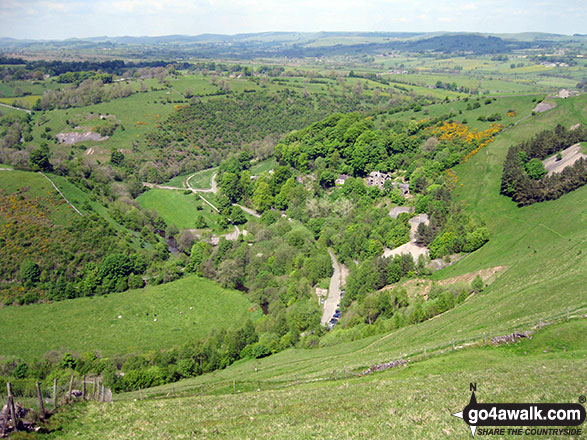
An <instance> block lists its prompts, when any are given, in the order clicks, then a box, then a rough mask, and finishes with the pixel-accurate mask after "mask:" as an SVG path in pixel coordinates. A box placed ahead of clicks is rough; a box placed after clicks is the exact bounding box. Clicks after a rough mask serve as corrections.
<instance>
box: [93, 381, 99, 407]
mask: <svg viewBox="0 0 587 440" xmlns="http://www.w3.org/2000/svg"><path fill="white" fill-rule="evenodd" d="M94 388H95V392H94V400H95V401H98V399H99V398H100V381H99V380H98V378H97V377H96V378H95V379H94Z"/></svg>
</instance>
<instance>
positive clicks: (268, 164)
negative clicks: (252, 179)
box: [251, 157, 277, 176]
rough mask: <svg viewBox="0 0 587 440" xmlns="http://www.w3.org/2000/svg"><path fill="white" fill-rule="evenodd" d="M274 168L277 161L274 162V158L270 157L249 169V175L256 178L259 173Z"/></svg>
mask: <svg viewBox="0 0 587 440" xmlns="http://www.w3.org/2000/svg"><path fill="white" fill-rule="evenodd" d="M275 167H277V160H275V158H274V157H270V158H269V159H265V160H263V161H261V162H258V163H256V164H254V165H253V166H252V167H251V175H253V176H258V175H259V174H261V173H264V172H267V171H269V170H272V169H275Z"/></svg>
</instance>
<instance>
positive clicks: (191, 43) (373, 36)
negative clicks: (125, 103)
mask: <svg viewBox="0 0 587 440" xmlns="http://www.w3.org/2000/svg"><path fill="white" fill-rule="evenodd" d="M577 39H579V40H581V41H582V37H580V36H574V37H571V36H565V35H557V34H545V33H521V34H503V35H487V34H474V33H438V32H435V33H425V32H261V33H247V34H235V35H222V34H200V35H193V36H191V35H162V36H117V37H108V36H100V37H89V38H71V39H67V40H63V41H40V40H36V41H35V40H17V39H13V38H0V50H18V49H27V48H34V49H35V50H43V49H46V50H50V49H52V48H53V49H54V48H63V47H69V48H72V49H75V48H78V49H86V50H87V49H90V50H91V49H93V48H95V49H100V48H105V47H112V45H114V46H117V47H121V48H124V47H125V46H128V47H129V49H131V48H132V49H133V50H136V46H148V47H149V48H151V49H153V51H154V52H155V53H157V52H158V49H159V50H164V51H165V53H166V54H167V56H168V57H175V56H181V55H194V56H195V55H197V56H238V55H240V56H245V57H255V56H272V55H273V56H274V55H278V56H294V57H295V56H302V57H306V56H314V57H316V56H325V55H337V54H353V53H359V52H360V53H362V54H365V53H376V52H378V51H385V50H405V51H410V52H424V51H431V52H445V53H460V52H467V53H476V54H487V53H497V52H509V51H511V50H514V49H523V48H527V47H530V45H533V46H534V47H535V46H536V45H541V46H548V45H550V44H551V43H553V42H561V41H576V40H577ZM171 46H173V47H171ZM160 53H161V52H159V54H160ZM159 56H160V55H159Z"/></svg>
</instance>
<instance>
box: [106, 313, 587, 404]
mask: <svg viewBox="0 0 587 440" xmlns="http://www.w3.org/2000/svg"><path fill="white" fill-rule="evenodd" d="M586 318H587V305H583V306H580V307H578V308H576V309H574V310H571V309H570V308H569V309H567V310H566V312H562V313H557V314H554V315H550V316H547V317H543V318H540V319H539V320H537V321H536V320H535V319H534V320H528V321H526V322H525V323H521V324H520V325H519V327H516V328H514V329H513V331H512V332H511V333H507V334H504V332H503V331H502V332H499V333H495V334H493V333H488V332H483V333H482V334H478V335H475V336H472V337H468V338H462V339H457V338H454V337H453V338H451V339H450V340H449V341H447V342H444V343H441V344H437V345H434V346H431V347H428V346H426V345H424V346H422V347H421V348H417V349H415V350H414V351H413V352H412V353H409V354H405V355H403V356H400V357H399V358H397V359H391V360H388V361H385V362H380V363H375V362H374V361H371V362H370V363H368V364H363V365H360V366H353V367H348V366H344V367H343V368H342V369H340V368H339V369H334V370H332V372H331V373H329V374H327V375H321V376H317V377H311V378H307V379H300V378H298V377H297V375H296V376H295V378H294V379H284V380H274V381H272V380H240V381H239V380H236V379H233V380H223V381H219V382H214V383H209V384H200V385H199V390H198V385H195V386H194V387H193V388H190V389H188V390H185V391H179V392H177V391H176V386H175V384H177V382H176V383H175V384H173V383H172V384H169V385H168V388H169V389H170V390H169V391H158V390H155V391H154V392H150V391H149V389H145V390H139V391H131V392H128V393H123V394H119V395H115V396H113V401H114V402H116V401H128V400H135V401H136V400H145V399H169V398H176V397H191V396H195V395H200V396H204V395H208V396H210V395H224V394H237V393H243V392H260V391H269V390H280V389H285V388H289V387H292V386H295V385H301V384H310V383H316V382H326V381H339V380H343V379H349V378H353V377H362V376H366V375H371V374H375V373H378V372H380V371H384V370H386V369H389V368H399V367H403V368H407V367H409V366H410V365H411V364H414V363H417V362H422V361H425V360H428V359H430V358H432V357H437V356H442V355H446V354H448V353H452V352H455V351H457V350H464V349H468V348H475V347H483V346H487V345H501V344H503V343H510V342H513V343H516V342H518V341H519V340H520V339H522V338H527V337H531V335H532V334H534V333H535V332H536V331H539V330H541V329H542V328H544V327H547V326H550V325H554V324H559V323H562V322H566V321H570V320H577V319H586ZM378 341H379V340H378ZM375 342H377V341H375ZM386 364H389V365H391V367H388V368H384V367H383V366H385V365H386Z"/></svg>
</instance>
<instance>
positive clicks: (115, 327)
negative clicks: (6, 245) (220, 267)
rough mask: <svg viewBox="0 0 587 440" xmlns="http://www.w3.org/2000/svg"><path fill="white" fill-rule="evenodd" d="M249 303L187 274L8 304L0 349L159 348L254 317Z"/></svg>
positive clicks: (34, 353) (108, 351) (38, 352)
mask: <svg viewBox="0 0 587 440" xmlns="http://www.w3.org/2000/svg"><path fill="white" fill-rule="evenodd" d="M250 306H251V304H250V302H249V301H248V299H246V298H245V297H244V296H243V295H242V294H241V293H239V292H236V291H232V290H226V289H223V288H221V287H220V286H219V285H218V284H216V283H214V282H212V281H209V280H206V279H202V278H198V277H195V276H190V277H186V278H183V279H181V280H178V281H174V282H172V283H168V284H163V285H160V286H154V287H153V286H150V287H147V288H145V289H139V290H131V291H128V292H123V293H112V294H110V295H107V296H102V297H90V298H78V299H73V300H67V301H60V302H56V303H52V304H34V305H29V306H23V307H8V308H4V309H0V332H1V333H2V334H3V335H4V336H3V337H2V339H1V340H0V353H2V354H3V355H15V356H21V357H23V358H25V359H31V358H38V357H39V356H42V355H43V354H44V353H46V352H48V351H50V350H63V351H75V352H78V353H83V352H87V351H91V350H98V351H100V352H101V353H102V355H104V356H109V355H114V354H121V353H131V352H134V351H145V350H157V349H160V348H162V347H168V346H172V345H174V344H181V343H182V342H185V341H186V340H187V339H189V338H198V337H202V336H206V335H207V334H208V332H209V331H210V329H212V328H229V327H233V326H237V325H240V324H243V323H244V322H245V321H246V320H247V319H248V318H254V317H255V316H256V312H251V311H250V309H249V308H250ZM190 307H193V310H190ZM180 312H183V313H182V314H180ZM147 314H148V315H147ZM155 314H156V318H157V322H155V321H153V319H154V318H155ZM119 315H122V318H120V319H119V318H118V316H119ZM15 329H18V330H15Z"/></svg>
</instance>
